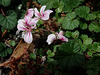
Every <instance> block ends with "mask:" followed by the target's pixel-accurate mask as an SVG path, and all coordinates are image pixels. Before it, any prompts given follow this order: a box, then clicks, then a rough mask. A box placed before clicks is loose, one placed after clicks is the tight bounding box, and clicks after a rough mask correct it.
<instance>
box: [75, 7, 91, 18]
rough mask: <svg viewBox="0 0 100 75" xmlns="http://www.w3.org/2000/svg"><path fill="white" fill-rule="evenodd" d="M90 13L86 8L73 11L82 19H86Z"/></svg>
mask: <svg viewBox="0 0 100 75" xmlns="http://www.w3.org/2000/svg"><path fill="white" fill-rule="evenodd" d="M89 12H90V8H89V7H87V6H80V7H78V8H76V9H75V13H76V14H77V15H78V16H79V17H82V18H86V17H87V16H88V14H89Z"/></svg>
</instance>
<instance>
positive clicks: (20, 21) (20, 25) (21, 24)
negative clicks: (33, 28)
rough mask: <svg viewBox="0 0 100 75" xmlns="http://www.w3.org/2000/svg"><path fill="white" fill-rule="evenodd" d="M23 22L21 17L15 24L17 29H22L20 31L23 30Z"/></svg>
mask: <svg viewBox="0 0 100 75" xmlns="http://www.w3.org/2000/svg"><path fill="white" fill-rule="evenodd" d="M24 22H25V21H24V20H23V19H21V20H19V21H18V25H17V29H18V30H22V31H24V30H25V24H24Z"/></svg>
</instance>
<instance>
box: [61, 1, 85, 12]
mask: <svg viewBox="0 0 100 75" xmlns="http://www.w3.org/2000/svg"><path fill="white" fill-rule="evenodd" d="M62 1H63V2H64V8H63V11H64V12H71V11H72V10H73V9H74V8H75V7H77V6H78V5H79V4H81V2H82V1H84V0H62Z"/></svg>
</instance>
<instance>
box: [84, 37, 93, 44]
mask: <svg viewBox="0 0 100 75" xmlns="http://www.w3.org/2000/svg"><path fill="white" fill-rule="evenodd" d="M92 42H93V40H92V38H87V39H85V40H84V41H83V44H85V45H89V44H92Z"/></svg>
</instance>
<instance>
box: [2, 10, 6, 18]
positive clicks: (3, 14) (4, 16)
mask: <svg viewBox="0 0 100 75" xmlns="http://www.w3.org/2000/svg"><path fill="white" fill-rule="evenodd" d="M1 12H2V14H3V16H4V17H6V15H5V13H4V11H3V9H2V8H1Z"/></svg>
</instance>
